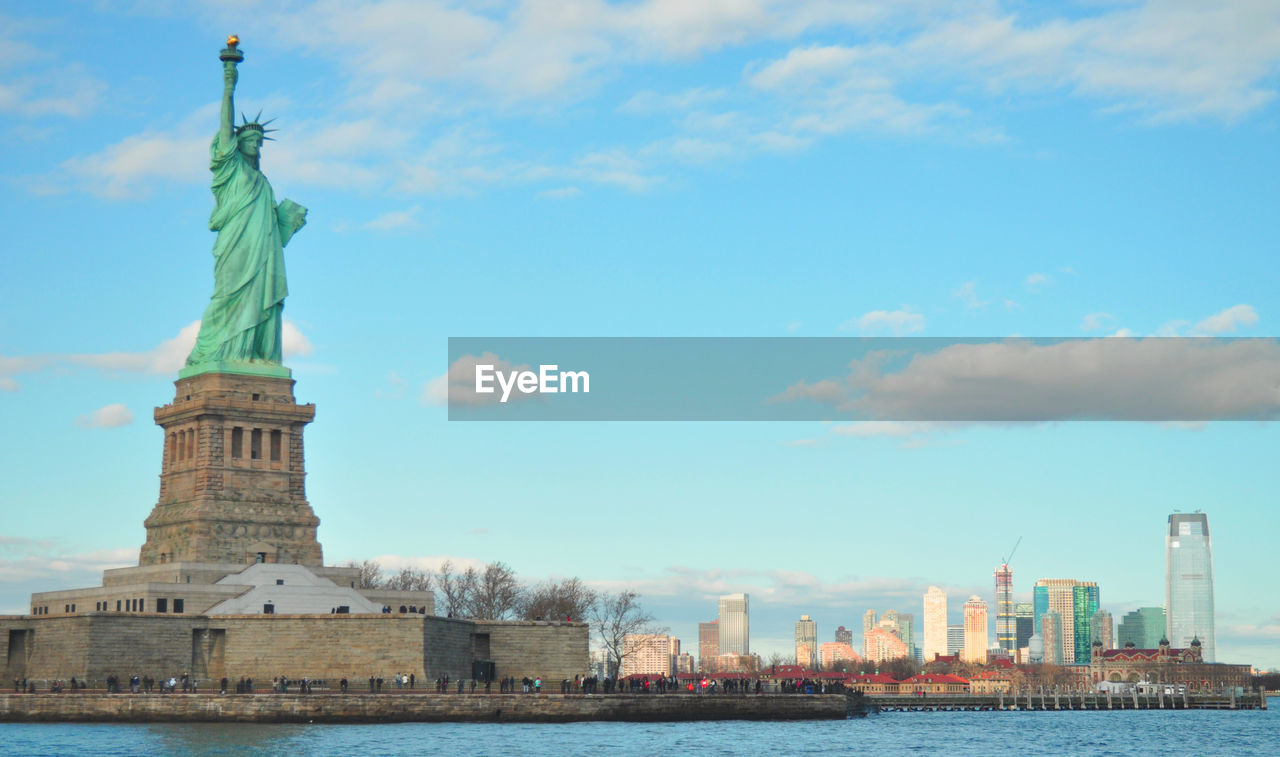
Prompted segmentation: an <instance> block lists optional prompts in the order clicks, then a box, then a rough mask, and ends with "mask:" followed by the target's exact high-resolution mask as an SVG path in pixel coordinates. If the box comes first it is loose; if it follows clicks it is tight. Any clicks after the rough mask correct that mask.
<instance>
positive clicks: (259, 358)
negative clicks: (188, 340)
mask: <svg viewBox="0 0 1280 757" xmlns="http://www.w3.org/2000/svg"><path fill="white" fill-rule="evenodd" d="M239 42H240V40H239V39H238V38H237V37H235V36H232V37H229V38H228V39H227V47H226V49H224V50H223V51H222V54H221V55H220V58H221V59H222V81H223V88H222V112H221V119H220V122H219V124H218V133H217V134H216V135H215V136H214V138H213V143H212V144H211V145H210V148H209V155H210V162H209V170H211V171H212V172H213V187H212V188H213V196H214V200H215V205H214V208H213V214H212V215H211V216H210V217H209V229H210V230H211V231H215V232H217V233H218V239H217V241H216V242H214V245H213V257H214V268H213V270H214V285H213V296H212V297H211V298H210V299H209V306H208V307H207V308H205V311H204V318H203V319H202V320H201V322H200V334H199V336H198V337H196V345H195V347H194V348H193V349H192V350H191V354H190V356H188V357H187V367H186V368H184V369H183V371H182V373H181V374H180V375H182V376H183V377H186V376H192V375H195V374H197V373H206V372H211V371H221V372H230V373H250V374H257V375H268V376H288V375H289V369H287V368H285V367H284V366H283V365H281V364H280V359H281V347H282V345H281V313H282V312H283V310H284V298H285V295H287V294H288V293H289V290H288V287H287V286H286V284H285V274H284V245H285V244H286V243H287V242H288V241H289V239H290V238H291V237H292V236H293V234H294V233H295V232H297V231H298V230H299V229H301V228H302V226H303V224H305V223H306V214H307V210H306V208H304V207H302V206H301V205H298V204H297V203H295V202H292V201H290V200H285V201H283V202H281V203H279V204H278V205H277V203H276V198H275V193H274V192H273V191H272V189H271V184H270V182H268V181H267V178H266V176H263V174H262V172H261V171H260V170H259V159H260V151H261V148H262V143H263V141H264V140H267V139H270V137H268V136H267V132H268V131H273V130H271V129H267V128H266V123H270V122H269V121H268V122H266V123H260V122H259V120H258V119H257V118H255V119H254V120H253V121H249V120H248V119H244V120H243V123H242V124H241V125H240V126H239V127H238V128H237V127H236V125H235V102H234V95H235V88H236V84H237V82H238V80H239V71H238V66H239V63H240V61H242V60H243V59H244V54H243V53H242V52H241V51H240V50H239V48H238V45H239ZM259 115H261V114H259Z"/></svg>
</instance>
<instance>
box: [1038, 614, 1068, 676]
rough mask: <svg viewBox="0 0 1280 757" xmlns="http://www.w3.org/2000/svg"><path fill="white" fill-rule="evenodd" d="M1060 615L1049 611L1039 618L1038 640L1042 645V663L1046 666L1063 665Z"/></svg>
mask: <svg viewBox="0 0 1280 757" xmlns="http://www.w3.org/2000/svg"><path fill="white" fill-rule="evenodd" d="M1062 626H1063V623H1062V615H1061V614H1060V613H1059V612H1058V611H1057V610H1049V611H1047V612H1045V614H1044V615H1041V616H1040V638H1041V639H1042V640H1043V643H1044V662H1045V664H1046V665H1063V664H1065V663H1064V662H1063V660H1062V651H1063V648H1064V647H1063V641H1062V633H1063V632H1062Z"/></svg>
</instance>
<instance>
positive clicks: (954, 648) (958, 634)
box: [947, 625, 964, 655]
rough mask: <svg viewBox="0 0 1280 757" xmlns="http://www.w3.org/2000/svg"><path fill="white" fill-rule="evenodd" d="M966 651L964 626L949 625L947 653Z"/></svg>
mask: <svg viewBox="0 0 1280 757" xmlns="http://www.w3.org/2000/svg"><path fill="white" fill-rule="evenodd" d="M963 651H964V626H963V625H958V626H947V654H949V655H953V654H960V653H961V652H963Z"/></svg>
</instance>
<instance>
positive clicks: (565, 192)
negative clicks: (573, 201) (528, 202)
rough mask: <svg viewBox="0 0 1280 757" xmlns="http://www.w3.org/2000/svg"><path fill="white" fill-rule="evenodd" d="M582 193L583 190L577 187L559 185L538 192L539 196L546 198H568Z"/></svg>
mask: <svg viewBox="0 0 1280 757" xmlns="http://www.w3.org/2000/svg"><path fill="white" fill-rule="evenodd" d="M580 194H582V190H581V189H578V188H577V187H557V188H555V189H544V190H543V191H541V192H539V193H538V197H540V198H542V199H544V200H567V199H568V198H570V197H577V196H578V195H580Z"/></svg>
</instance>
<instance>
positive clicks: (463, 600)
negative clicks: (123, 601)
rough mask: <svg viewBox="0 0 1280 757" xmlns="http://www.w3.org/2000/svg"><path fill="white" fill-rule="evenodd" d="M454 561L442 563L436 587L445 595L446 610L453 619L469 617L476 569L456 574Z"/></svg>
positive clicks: (437, 573) (437, 575) (436, 576)
mask: <svg viewBox="0 0 1280 757" xmlns="http://www.w3.org/2000/svg"><path fill="white" fill-rule="evenodd" d="M454 570H455V569H454V566H453V561H452V560H445V561H444V562H442V563H440V568H439V569H438V570H437V571H436V574H435V585H436V586H437V587H439V589H440V593H441V594H443V595H444V609H445V612H446V614H447V615H448V616H449V617H451V618H461V617H467V616H468V612H469V610H470V609H471V608H470V605H471V595H472V593H474V591H475V584H476V571H475V568H467V569H466V570H465V571H464V572H462V573H456V572H454Z"/></svg>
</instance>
